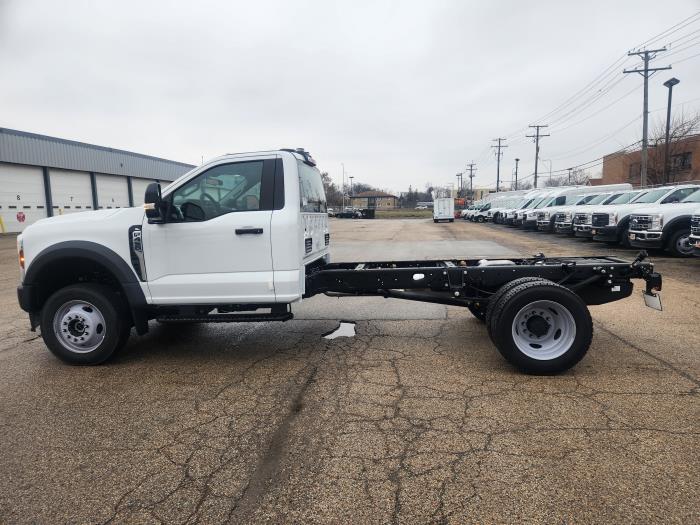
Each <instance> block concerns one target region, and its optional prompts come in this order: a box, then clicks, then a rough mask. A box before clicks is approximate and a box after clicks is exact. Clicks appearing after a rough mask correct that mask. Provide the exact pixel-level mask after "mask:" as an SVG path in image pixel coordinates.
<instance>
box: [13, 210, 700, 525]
mask: <svg viewBox="0 0 700 525" xmlns="http://www.w3.org/2000/svg"><path fill="white" fill-rule="evenodd" d="M331 228H332V230H331V231H332V244H335V245H336V246H337V248H335V249H334V250H335V251H334V256H335V258H336V259H338V260H339V259H340V256H338V255H337V253H340V254H341V255H342V256H343V259H345V258H349V257H352V258H354V259H356V260H362V258H363V252H362V244H363V243H368V244H370V245H371V246H372V253H373V255H375V254H376V255H377V256H379V255H382V254H384V255H387V254H391V258H395V259H400V258H412V259H415V258H433V257H435V258H439V257H448V256H469V257H475V256H476V257H478V256H497V257H500V256H505V255H504V254H506V253H511V254H512V253H520V254H523V255H527V254H532V253H537V252H540V251H543V252H544V253H546V254H549V255H573V254H576V255H586V254H601V253H610V254H614V255H622V256H625V257H627V258H630V259H631V258H632V257H633V255H634V253H633V252H624V251H622V250H616V249H610V248H608V247H606V246H604V245H599V244H598V243H595V244H593V243H590V242H583V241H578V240H574V239H560V238H558V237H556V236H552V235H542V234H537V233H524V232H520V231H513V230H510V229H507V228H502V227H499V226H493V225H476V224H471V223H469V224H466V223H463V222H459V221H458V222H456V223H454V224H434V223H433V222H432V221H424V220H375V221H351V220H346V221H343V220H333V221H331ZM483 239H488V242H483ZM359 241H362V243H360V242H359ZM14 242H15V241H14V238H13V237H0V267H1V268H2V269H3V271H2V272H1V273H0V320H1V321H2V323H0V522H2V523H60V522H70V523H258V522H264V521H266V522H270V523H281V522H305V523H328V522H333V523H338V522H353V523H416V522H420V523H493V522H499V523H504V522H507V523H535V522H538V523H539V522H547V523H574V522H575V523H619V522H626V523H628V522H646V523H649V522H654V523H697V522H698V521H700V511H699V510H698V504H697V502H698V499H699V498H698V486H700V484H699V481H700V464H699V463H700V462H699V460H698V458H699V457H700V440H699V434H700V424H699V423H700V403H699V402H698V388H699V386H700V358H699V357H698V350H700V330H698V327H699V326H700V322H699V321H700V308H699V304H698V303H699V302H700V299H699V297H700V294H699V293H698V292H699V291H700V286H699V284H698V283H699V282H700V279H699V278H700V259H695V260H674V259H671V258H666V257H663V256H662V254H656V255H652V259H653V260H654V261H655V262H657V263H658V264H657V268H658V269H659V271H661V272H662V274H663V276H664V292H663V302H664V308H665V309H664V311H663V312H660V313H659V312H655V311H653V310H651V309H648V308H645V307H644V306H643V302H642V299H641V297H639V292H638V291H637V290H638V289H637V290H636V291H635V293H634V294H633V296H632V297H630V298H627V299H625V300H622V301H619V302H616V303H611V304H608V305H603V306H595V307H591V312H592V315H593V320H594V325H595V334H594V338H593V344H592V346H591V350H590V351H589V353H588V355H587V356H586V358H584V360H583V361H582V362H581V363H579V365H578V366H577V367H575V368H574V369H573V370H571V371H569V372H568V373H566V374H563V375H560V376H556V377H533V376H525V375H522V374H519V373H518V372H516V371H515V370H514V369H512V368H511V367H510V366H509V365H508V364H507V363H506V362H505V361H504V360H503V359H502V358H501V357H500V355H499V354H498V352H497V351H496V350H495V348H494V347H493V345H492V344H491V342H490V340H489V339H488V336H487V335H486V329H485V328H484V326H483V325H482V324H481V323H480V322H478V321H477V320H476V319H475V318H473V317H471V316H470V314H469V312H468V311H466V310H463V309H460V308H456V307H447V306H442V305H432V304H424V303H409V302H402V301H399V300H384V299H381V298H345V299H336V298H328V297H316V298H313V299H311V300H309V301H305V302H304V303H303V304H302V305H298V306H295V308H294V311H295V316H296V317H295V319H294V320H293V321H290V322H287V323H278V324H261V323H256V324H247V325H243V324H241V325H236V324H232V325H225V324H223V325H219V324H215V325H199V326H190V327H187V326H180V327H178V326H160V325H157V324H154V325H153V326H152V331H151V332H150V333H149V334H148V335H146V336H144V337H140V338H139V337H135V336H134V337H132V339H131V340H130V342H129V344H128V346H127V347H126V349H125V350H124V351H123V352H122V353H121V354H120V355H119V356H117V357H116V358H115V359H113V360H112V361H111V362H110V363H109V364H108V365H105V366H99V367H70V366H67V365H64V364H62V363H60V362H59V361H57V360H56V359H55V358H53V357H52V356H51V355H50V354H49V353H48V351H46V349H45V348H44V346H43V343H42V341H41V339H40V338H38V336H37V334H34V333H32V332H30V331H29V329H28V322H27V320H26V316H25V315H24V314H23V313H22V312H21V311H20V310H19V307H18V306H17V303H16V295H15V286H16V284H17V276H18V274H17V271H16V254H15V247H14ZM392 243H393V244H392ZM392 246H393V247H394V248H395V250H394V251H392ZM455 251H456V253H455ZM336 252H337V253H336ZM339 320H349V321H355V322H356V327H355V328H356V334H357V335H356V336H355V337H352V338H344V337H339V338H337V339H333V340H327V339H324V338H323V335H324V334H327V333H329V332H330V331H332V330H333V329H334V328H335V327H337V325H338V321H339Z"/></svg>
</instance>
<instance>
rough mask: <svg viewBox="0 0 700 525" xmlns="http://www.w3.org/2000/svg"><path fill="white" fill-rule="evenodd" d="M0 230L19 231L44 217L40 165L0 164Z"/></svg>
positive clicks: (44, 207)
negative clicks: (37, 166) (38, 166)
mask: <svg viewBox="0 0 700 525" xmlns="http://www.w3.org/2000/svg"><path fill="white" fill-rule="evenodd" d="M0 217H1V218H2V219H0V232H3V231H4V232H21V231H22V230H24V228H26V227H27V226H28V225H29V224H31V223H33V222H34V221H37V220H39V219H43V218H44V217H46V197H45V194H44V177H43V175H42V172H41V168H35V167H32V166H16V165H13V164H0Z"/></svg>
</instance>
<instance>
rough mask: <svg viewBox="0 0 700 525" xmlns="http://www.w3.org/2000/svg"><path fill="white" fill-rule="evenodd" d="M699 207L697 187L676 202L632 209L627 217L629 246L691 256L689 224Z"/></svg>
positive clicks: (699, 192)
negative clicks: (632, 211)
mask: <svg viewBox="0 0 700 525" xmlns="http://www.w3.org/2000/svg"><path fill="white" fill-rule="evenodd" d="M698 206H700V188H698V189H696V190H695V191H693V192H692V193H691V194H690V195H688V196H687V197H686V198H685V199H683V200H682V201H680V202H668V203H665V204H657V205H655V206H649V207H644V208H640V209H637V210H634V213H632V216H631V218H630V226H629V240H630V245H632V246H635V247H641V248H662V249H664V250H666V251H667V252H669V253H671V254H673V255H675V256H676V257H691V256H692V255H693V244H691V240H690V227H691V225H690V222H691V217H692V216H693V213H694V212H695V211H696V209H697V207H698Z"/></svg>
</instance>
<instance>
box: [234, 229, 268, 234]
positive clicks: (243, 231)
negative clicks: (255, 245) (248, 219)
mask: <svg viewBox="0 0 700 525" xmlns="http://www.w3.org/2000/svg"><path fill="white" fill-rule="evenodd" d="M262 232H263V229H262V228H236V235H260V234H262Z"/></svg>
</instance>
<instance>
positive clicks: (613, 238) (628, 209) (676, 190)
mask: <svg viewBox="0 0 700 525" xmlns="http://www.w3.org/2000/svg"><path fill="white" fill-rule="evenodd" d="M697 188H698V185H696V184H679V185H677V186H662V187H659V188H647V189H644V190H642V191H641V193H639V195H637V196H636V197H635V198H634V199H633V200H631V201H630V202H629V203H627V204H614V205H611V206H606V207H605V208H597V209H594V210H591V234H592V236H593V240H594V241H600V242H605V243H609V244H617V243H619V244H621V245H622V246H624V247H626V248H629V247H630V242H629V226H630V217H631V214H632V213H634V212H635V211H636V210H638V209H640V208H646V207H648V206H651V205H655V204H667V203H672V202H680V201H681V200H683V199H685V198H686V197H687V196H688V195H690V194H691V193H693V192H694V191H695V190H696V189H697Z"/></svg>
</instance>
